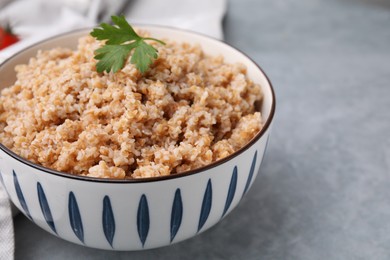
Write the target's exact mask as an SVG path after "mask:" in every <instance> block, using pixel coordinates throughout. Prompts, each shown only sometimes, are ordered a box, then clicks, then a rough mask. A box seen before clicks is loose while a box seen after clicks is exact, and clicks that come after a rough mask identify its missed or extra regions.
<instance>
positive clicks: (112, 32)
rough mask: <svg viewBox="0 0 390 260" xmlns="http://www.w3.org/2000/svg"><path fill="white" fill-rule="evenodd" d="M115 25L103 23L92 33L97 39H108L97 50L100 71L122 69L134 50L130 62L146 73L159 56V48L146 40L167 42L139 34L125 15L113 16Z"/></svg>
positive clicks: (97, 66) (97, 67)
mask: <svg viewBox="0 0 390 260" xmlns="http://www.w3.org/2000/svg"><path fill="white" fill-rule="evenodd" d="M111 19H112V22H113V23H114V25H110V24H106V23H102V24H100V28H95V29H93V31H92V32H91V35H92V36H93V37H95V38H96V39H97V40H106V42H105V45H104V46H103V47H101V48H99V49H97V50H96V51H95V57H94V58H95V59H96V60H99V61H98V63H97V64H96V70H97V71H98V72H103V71H106V72H110V71H113V72H114V73H115V72H117V71H119V70H120V69H122V68H123V67H124V65H125V62H126V60H127V59H128V58H129V56H130V54H131V52H132V50H133V49H134V52H133V54H132V57H131V59H130V62H131V63H132V64H134V65H135V67H136V68H137V69H138V70H139V71H140V72H141V73H144V72H145V71H147V70H148V68H149V66H150V65H151V64H152V63H153V60H154V59H156V58H157V57H158V52H157V50H156V49H155V48H154V47H153V46H151V45H149V44H147V43H146V40H152V41H156V42H159V43H160V44H165V43H164V42H162V41H160V40H157V39H154V38H143V37H141V36H139V35H138V34H137V33H136V32H135V31H134V29H133V28H132V27H131V25H130V24H129V23H128V22H127V21H126V19H125V17H124V16H123V15H121V16H112V17H111Z"/></svg>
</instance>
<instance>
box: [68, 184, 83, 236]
mask: <svg viewBox="0 0 390 260" xmlns="http://www.w3.org/2000/svg"><path fill="white" fill-rule="evenodd" d="M68 210H69V221H70V226H71V227H72V230H73V232H74V234H75V235H76V236H77V238H78V239H79V240H80V241H81V242H82V243H84V229H83V222H82V221H81V215H80V210H79V206H78V204H77V200H76V197H75V195H74V194H73V192H70V193H69V201H68Z"/></svg>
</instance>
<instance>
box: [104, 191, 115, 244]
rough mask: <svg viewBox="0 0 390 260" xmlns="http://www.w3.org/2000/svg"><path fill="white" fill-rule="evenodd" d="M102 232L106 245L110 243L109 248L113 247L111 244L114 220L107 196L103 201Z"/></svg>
mask: <svg viewBox="0 0 390 260" xmlns="http://www.w3.org/2000/svg"><path fill="white" fill-rule="evenodd" d="M103 230H104V235H105V236H106V239H107V241H108V243H110V246H111V247H113V246H112V242H113V241H114V235H115V219H114V213H113V211H112V207H111V201H110V198H109V197H108V196H105V197H104V199H103Z"/></svg>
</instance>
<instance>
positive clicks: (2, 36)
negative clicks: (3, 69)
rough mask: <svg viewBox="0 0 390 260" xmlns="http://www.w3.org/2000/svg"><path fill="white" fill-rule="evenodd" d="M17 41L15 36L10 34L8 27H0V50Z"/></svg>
mask: <svg viewBox="0 0 390 260" xmlns="http://www.w3.org/2000/svg"><path fill="white" fill-rule="evenodd" d="M18 41H19V38H18V36H17V35H15V34H13V33H12V30H11V28H10V27H0V50H2V49H4V48H7V47H8V46H10V45H12V44H14V43H16V42H18Z"/></svg>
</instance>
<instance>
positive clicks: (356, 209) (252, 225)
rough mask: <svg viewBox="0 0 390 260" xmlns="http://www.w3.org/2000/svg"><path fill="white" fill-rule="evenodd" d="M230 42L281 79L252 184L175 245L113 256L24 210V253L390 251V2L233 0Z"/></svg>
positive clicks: (389, 255) (19, 239)
mask: <svg viewBox="0 0 390 260" xmlns="http://www.w3.org/2000/svg"><path fill="white" fill-rule="evenodd" d="M224 28H225V35H226V41H227V42H228V43H230V44H232V45H234V46H236V47H238V48H240V49H242V50H243V51H244V52H246V53H247V54H249V55H250V56H251V57H252V58H253V59H254V60H255V61H256V62H258V63H259V64H260V65H261V66H262V67H263V69H264V70H265V71H266V73H267V74H268V75H269V77H270V78H271V81H272V82H273V85H274V88H275V91H276V95H277V113H276V118H275V123H274V125H273V131H272V136H271V140H270V143H269V147H268V151H267V154H266V157H265V160H264V162H263V165H262V168H261V170H260V175H259V176H258V177H257V179H256V180H255V182H254V184H253V186H252V189H251V190H250V192H249V193H248V194H247V196H246V197H245V198H244V199H243V201H242V202H241V203H240V205H239V206H238V207H237V208H236V209H235V210H234V211H233V212H232V213H231V214H230V215H229V216H228V217H226V218H225V219H224V220H223V221H221V222H220V223H219V224H217V225H216V226H215V227H213V228H212V229H210V230H208V231H206V232H205V233H203V234H201V235H199V236H197V237H195V238H192V239H190V240H187V241H184V242H181V243H179V244H175V245H172V246H169V247H164V248H159V249H154V250H148V251H139V252H111V251H103V250H96V249H90V248H84V247H81V246H78V245H74V244H71V243H69V242H66V241H63V240H60V239H58V238H56V237H54V236H52V235H50V234H49V233H46V232H45V231H43V230H41V229H40V228H38V227H36V226H35V225H34V224H32V223H31V222H29V221H28V220H27V219H26V218H25V217H24V216H18V217H17V218H16V220H15V231H16V237H15V239H16V259H109V258H110V259H111V258H112V259H130V258H131V259H302V260H306V259H308V260H309V259H310V260H313V259H390V188H389V187H390V113H389V111H390V1H389V0H338V1H337V0H273V1H268V0H246V1H240V0H235V1H230V2H229V6H228V14H227V16H226V19H225V23H224Z"/></svg>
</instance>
